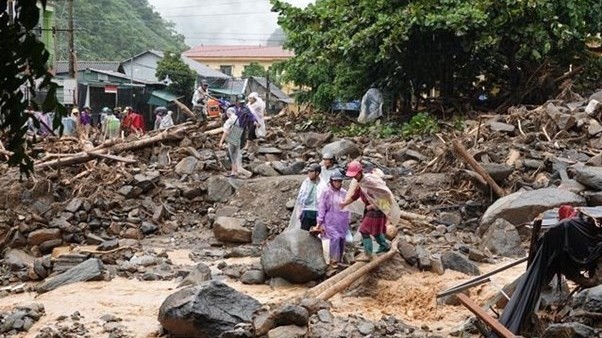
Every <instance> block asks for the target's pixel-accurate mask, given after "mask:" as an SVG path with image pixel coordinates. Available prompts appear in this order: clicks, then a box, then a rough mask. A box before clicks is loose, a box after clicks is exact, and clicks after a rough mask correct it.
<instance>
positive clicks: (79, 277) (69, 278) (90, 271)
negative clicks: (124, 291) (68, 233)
mask: <svg viewBox="0 0 602 338" xmlns="http://www.w3.org/2000/svg"><path fill="white" fill-rule="evenodd" d="M102 271H103V264H102V261H101V260H100V259H98V258H90V259H88V260H86V261H83V262H81V263H79V264H78V265H76V266H74V267H72V268H71V269H69V270H67V271H65V272H63V273H62V274H60V275H57V276H54V277H51V278H47V279H46V280H45V281H44V282H43V283H42V284H41V285H40V286H39V287H38V292H39V293H44V292H48V291H52V290H54V289H56V288H58V287H60V286H63V285H67V284H72V283H77V282H85V281H90V280H100V279H102Z"/></svg>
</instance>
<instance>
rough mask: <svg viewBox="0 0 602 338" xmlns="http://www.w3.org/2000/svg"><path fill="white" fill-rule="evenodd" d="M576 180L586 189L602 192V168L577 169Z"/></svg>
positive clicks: (580, 167)
mask: <svg viewBox="0 0 602 338" xmlns="http://www.w3.org/2000/svg"><path fill="white" fill-rule="evenodd" d="M575 180H576V181H577V182H579V183H581V184H583V185H585V186H586V187H589V188H591V189H594V190H597V191H602V167H589V166H578V167H575Z"/></svg>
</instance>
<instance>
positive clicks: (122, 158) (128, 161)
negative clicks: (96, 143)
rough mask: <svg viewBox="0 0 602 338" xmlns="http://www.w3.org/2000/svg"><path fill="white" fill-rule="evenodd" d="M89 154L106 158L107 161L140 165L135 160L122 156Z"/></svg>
mask: <svg viewBox="0 0 602 338" xmlns="http://www.w3.org/2000/svg"><path fill="white" fill-rule="evenodd" d="M88 154H90V155H92V156H94V157H100V158H106V159H109V160H113V161H119V162H125V163H130V164H134V163H138V161H136V160H134V159H131V158H125V157H121V156H117V155H110V154H101V153H94V152H91V151H89V152H88Z"/></svg>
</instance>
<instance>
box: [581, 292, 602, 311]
mask: <svg viewBox="0 0 602 338" xmlns="http://www.w3.org/2000/svg"><path fill="white" fill-rule="evenodd" d="M583 309H584V310H586V311H590V312H597V313H602V285H598V286H596V287H593V288H590V289H587V295H586V296H585V302H584V304H583Z"/></svg>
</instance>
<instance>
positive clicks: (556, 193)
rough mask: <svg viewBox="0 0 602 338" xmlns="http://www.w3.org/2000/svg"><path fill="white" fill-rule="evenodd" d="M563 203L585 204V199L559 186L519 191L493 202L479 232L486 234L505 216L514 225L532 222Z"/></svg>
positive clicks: (484, 216)
mask: <svg viewBox="0 0 602 338" xmlns="http://www.w3.org/2000/svg"><path fill="white" fill-rule="evenodd" d="M563 204H570V205H574V206H581V205H585V199H584V198H583V197H581V196H579V195H577V194H575V193H572V192H570V191H567V190H563V189H557V188H544V189H538V190H532V191H519V192H515V193H513V194H510V195H508V196H504V197H502V198H500V199H498V200H497V201H495V203H493V204H492V205H491V206H489V208H487V210H486V211H485V214H483V218H482V219H481V226H480V228H479V231H478V233H479V234H481V235H482V234H484V233H485V232H486V231H487V228H488V226H489V225H490V224H492V223H493V222H495V220H497V219H498V218H503V219H505V220H507V221H509V222H510V223H512V224H514V225H518V224H522V223H526V222H531V221H532V220H533V219H534V218H535V217H537V216H538V215H539V214H540V213H542V212H544V211H546V210H548V209H553V208H555V207H558V206H560V205H563Z"/></svg>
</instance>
